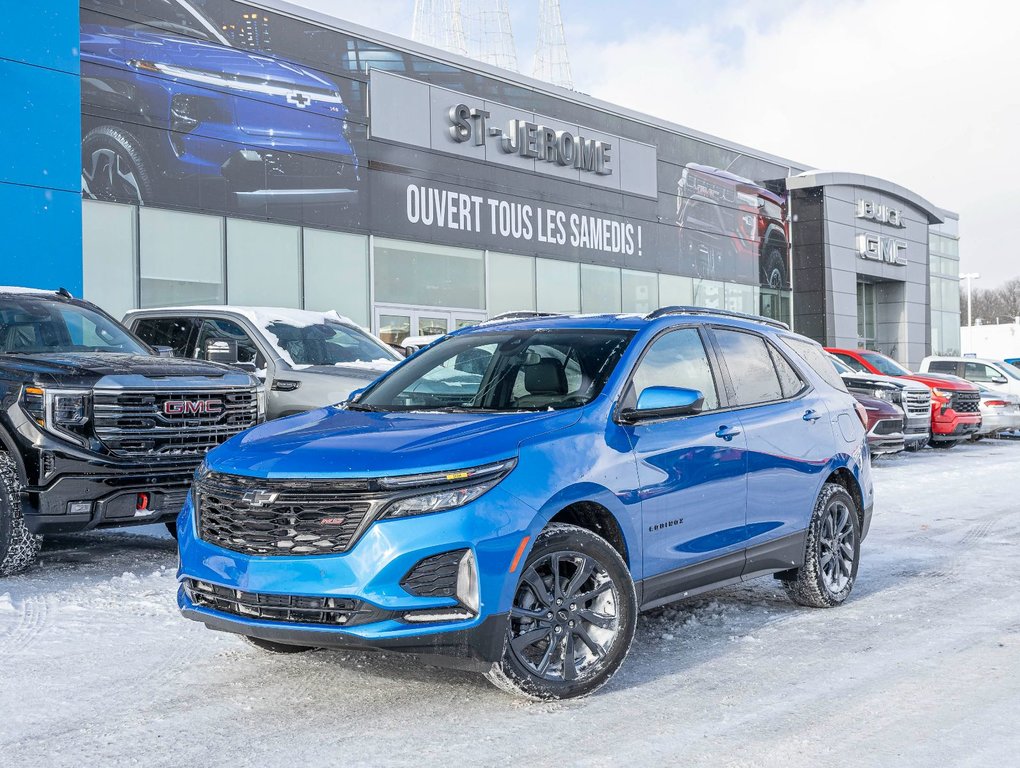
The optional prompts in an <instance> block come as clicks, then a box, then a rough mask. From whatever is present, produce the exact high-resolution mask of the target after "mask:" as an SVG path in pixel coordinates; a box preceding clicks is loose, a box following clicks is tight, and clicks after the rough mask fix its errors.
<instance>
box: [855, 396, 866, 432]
mask: <svg viewBox="0 0 1020 768" xmlns="http://www.w3.org/2000/svg"><path fill="white" fill-rule="evenodd" d="M854 410H855V411H857V418H858V419H860V420H861V426H862V427H864V429H867V428H868V412H867V411H866V410H865V409H864V406H863V405H861V404H860V403H858V402H857V401H856V400H855V401H854Z"/></svg>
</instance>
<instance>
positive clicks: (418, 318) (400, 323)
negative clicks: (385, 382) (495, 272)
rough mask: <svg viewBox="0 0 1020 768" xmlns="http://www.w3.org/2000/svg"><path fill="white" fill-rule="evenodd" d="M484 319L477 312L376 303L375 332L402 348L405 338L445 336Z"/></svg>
mask: <svg viewBox="0 0 1020 768" xmlns="http://www.w3.org/2000/svg"><path fill="white" fill-rule="evenodd" d="M484 319H485V313H484V312H479V311H478V310H476V309H475V310H472V309H465V310H459V309H445V308H442V309H441V308H437V307H406V306H399V305H385V304H377V305H376V307H375V323H374V330H375V332H376V334H377V335H378V336H379V338H380V339H382V340H383V341H385V342H386V343H387V344H391V345H393V346H397V347H401V346H404V339H406V338H408V337H409V336H411V337H413V336H442V335H444V334H447V333H449V332H450V331H455V330H457V329H458V328H464V327H466V326H469V325H475V324H476V323H480V322H481V321H482V320H484Z"/></svg>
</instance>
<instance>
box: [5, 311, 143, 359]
mask: <svg viewBox="0 0 1020 768" xmlns="http://www.w3.org/2000/svg"><path fill="white" fill-rule="evenodd" d="M67 352H129V353H132V354H136V355H151V354H152V353H151V352H150V351H149V350H148V349H147V348H146V347H145V346H144V345H143V344H142V343H141V342H140V341H138V340H137V339H135V338H134V337H133V336H131V335H130V334H129V333H128V332H127V331H125V330H124V329H123V328H121V327H120V326H119V325H118V324H117V323H115V322H114V321H113V320H111V319H110V318H108V317H106V316H105V315H102V314H100V313H99V312H96V311H94V310H91V309H88V308H87V307H83V306H80V305H78V304H73V303H71V302H64V301H57V300H55V299H48V298H45V297H36V296H17V297H5V298H3V299H0V354H5V355H42V354H55V353H67Z"/></svg>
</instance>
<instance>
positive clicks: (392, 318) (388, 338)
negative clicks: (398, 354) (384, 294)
mask: <svg viewBox="0 0 1020 768" xmlns="http://www.w3.org/2000/svg"><path fill="white" fill-rule="evenodd" d="M410 335H411V318H410V317H409V316H408V315H379V338H380V339H382V340H383V341H385V342H386V343H387V344H400V343H401V342H403V340H404V339H406V338H407V337H408V336H410Z"/></svg>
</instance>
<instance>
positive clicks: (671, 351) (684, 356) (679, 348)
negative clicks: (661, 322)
mask: <svg viewBox="0 0 1020 768" xmlns="http://www.w3.org/2000/svg"><path fill="white" fill-rule="evenodd" d="M647 387H686V388H687V389H696V390H698V391H699V392H701V394H703V395H704V396H705V404H704V410H706V411H711V410H714V409H716V408H718V407H719V395H718V392H717V391H716V386H715V378H714V377H713V375H712V367H711V365H709V362H708V355H707V354H706V353H705V345H704V344H703V343H702V342H701V335H700V334H699V333H698V331H697V329H695V328H683V329H681V330H678V331H671V332H669V333H667V334H666V335H664V336H660V337H659V338H658V339H656V340H655V341H654V342H652V345H651V346H650V347H649V348H648V351H647V352H646V353H645V355H644V357H643V358H641V362H640V364H639V365H638V367H637V370H635V371H634V387H633V389H634V402H637V398H638V397H640V395H641V393H642V392H643V391H644V390H645V389H646V388H647Z"/></svg>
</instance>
